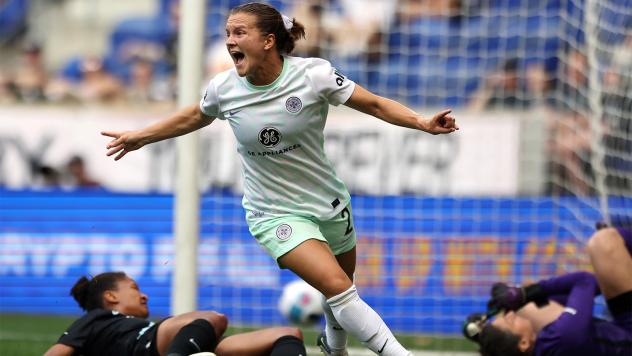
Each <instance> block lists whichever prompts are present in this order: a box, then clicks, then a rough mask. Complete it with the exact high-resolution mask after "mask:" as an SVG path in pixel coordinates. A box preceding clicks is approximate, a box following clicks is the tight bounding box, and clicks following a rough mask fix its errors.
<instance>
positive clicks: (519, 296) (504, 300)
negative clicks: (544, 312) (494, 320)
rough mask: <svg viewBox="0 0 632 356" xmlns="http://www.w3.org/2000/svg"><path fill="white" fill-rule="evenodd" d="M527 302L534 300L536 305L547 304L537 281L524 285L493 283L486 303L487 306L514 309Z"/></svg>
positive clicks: (546, 299)
mask: <svg viewBox="0 0 632 356" xmlns="http://www.w3.org/2000/svg"><path fill="white" fill-rule="evenodd" d="M529 302H535V304H536V305H537V306H538V307H542V306H544V305H546V304H548V298H547V297H546V295H544V292H543V291H542V287H540V285H539V284H538V283H535V284H531V285H528V286H525V287H521V286H509V285H507V284H505V283H494V285H493V286H492V289H491V299H490V300H489V303H488V304H487V305H488V308H497V309H504V310H512V311H516V310H518V309H520V308H522V307H523V306H525V305H527V304H528V303H529Z"/></svg>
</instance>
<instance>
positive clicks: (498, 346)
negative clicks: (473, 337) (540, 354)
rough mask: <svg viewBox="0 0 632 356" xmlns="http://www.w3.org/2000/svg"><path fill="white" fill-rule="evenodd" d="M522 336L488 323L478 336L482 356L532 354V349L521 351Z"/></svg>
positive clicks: (522, 355)
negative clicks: (519, 346) (519, 344)
mask: <svg viewBox="0 0 632 356" xmlns="http://www.w3.org/2000/svg"><path fill="white" fill-rule="evenodd" d="M519 342H520V337H519V336H518V335H514V334H512V333H510V332H508V331H505V330H502V329H500V328H498V327H496V326H494V325H492V324H486V325H485V326H484V327H483V330H481V333H480V336H479V337H478V344H479V345H480V348H479V352H480V353H481V355H482V356H531V355H533V351H532V350H527V351H525V352H522V351H520V349H519V348H518V343H519Z"/></svg>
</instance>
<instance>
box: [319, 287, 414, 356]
mask: <svg viewBox="0 0 632 356" xmlns="http://www.w3.org/2000/svg"><path fill="white" fill-rule="evenodd" d="M327 303H328V304H329V306H330V307H331V311H332V312H333V315H334V317H335V319H336V320H337V321H338V323H339V324H340V325H342V327H343V328H344V329H345V330H346V331H347V332H349V333H350V334H351V335H353V336H355V337H356V338H358V340H360V341H361V342H362V343H363V344H364V345H365V346H366V347H368V348H369V349H370V350H371V351H373V352H375V353H377V354H379V355H383V356H407V355H411V353H410V352H409V351H408V350H406V349H405V348H404V347H403V346H402V345H401V344H400V343H399V342H398V341H397V340H396V339H395V336H393V333H391V330H389V328H388V327H387V326H386V324H384V321H383V320H382V318H380V316H379V315H377V313H376V312H375V310H373V309H372V308H371V307H370V306H368V304H366V303H365V302H364V301H363V300H362V299H360V296H359V295H358V292H357V291H356V287H355V285H352V286H351V288H349V289H347V290H346V291H344V292H342V293H340V294H338V295H336V296H334V297H331V298H329V299H327Z"/></svg>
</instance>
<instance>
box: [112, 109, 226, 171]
mask: <svg viewBox="0 0 632 356" xmlns="http://www.w3.org/2000/svg"><path fill="white" fill-rule="evenodd" d="M214 119H215V118H213V117H210V116H207V115H205V114H204V113H202V111H201V110H200V107H199V105H198V104H195V105H191V106H187V107H185V108H183V109H182V110H180V111H178V112H176V113H175V114H174V115H172V116H170V117H168V118H166V119H164V120H161V121H159V122H157V123H155V124H153V125H150V126H147V127H145V128H143V129H140V130H136V131H119V132H114V131H103V132H101V135H103V136H108V137H112V141H110V142H109V143H108V144H107V146H106V148H107V149H108V152H107V155H108V156H112V155H115V154H117V153H118V155H117V156H116V157H115V158H114V160H115V161H118V160H119V159H121V158H123V156H125V155H126V154H127V153H128V152H130V151H135V150H137V149H139V148H141V147H143V146H145V145H147V144H150V143H153V142H158V141H162V140H165V139H168V138H172V137H176V136H181V135H184V134H188V133H189V132H193V131H195V130H198V129H201V128H202V127H204V126H207V125H209V124H210V123H211V122H213V120H214Z"/></svg>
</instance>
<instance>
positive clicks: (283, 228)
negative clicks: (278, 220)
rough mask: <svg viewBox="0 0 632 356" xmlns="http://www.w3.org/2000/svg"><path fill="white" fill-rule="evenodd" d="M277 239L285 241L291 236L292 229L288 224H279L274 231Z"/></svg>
mask: <svg viewBox="0 0 632 356" xmlns="http://www.w3.org/2000/svg"><path fill="white" fill-rule="evenodd" d="M276 235H277V238H278V239H279V240H281V241H285V240H287V239H289V238H290V236H292V227H291V226H290V225H288V224H281V225H279V227H277V230H276Z"/></svg>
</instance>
